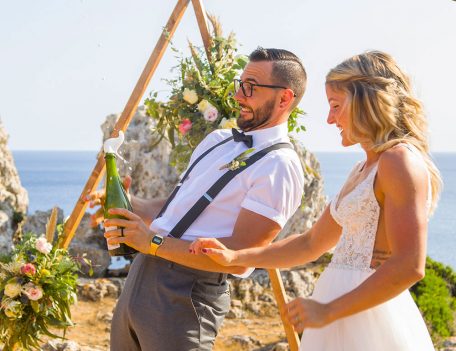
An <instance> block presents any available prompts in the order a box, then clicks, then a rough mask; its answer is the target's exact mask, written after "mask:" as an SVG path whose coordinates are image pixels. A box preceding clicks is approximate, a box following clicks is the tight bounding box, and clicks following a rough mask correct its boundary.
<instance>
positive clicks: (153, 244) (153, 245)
mask: <svg viewBox="0 0 456 351" xmlns="http://www.w3.org/2000/svg"><path fill="white" fill-rule="evenodd" d="M163 241H164V239H163V237H162V236H161V235H158V234H155V235H154V236H153V237H152V239H151V240H150V252H149V253H150V254H151V255H152V256H156V255H157V250H158V248H159V247H160V246H161V245H162V244H163Z"/></svg>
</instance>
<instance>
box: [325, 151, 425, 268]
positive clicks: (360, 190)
mask: <svg viewBox="0 0 456 351" xmlns="http://www.w3.org/2000/svg"><path fill="white" fill-rule="evenodd" d="M399 145H400V146H404V147H406V148H407V149H409V150H410V151H411V152H413V153H414V154H415V155H417V156H418V157H420V158H421V159H422V156H421V154H420V153H419V151H418V150H417V149H416V148H415V147H413V146H412V145H408V144H405V143H403V144H399ZM423 162H424V160H423ZM361 165H362V162H359V163H358V164H357V165H356V166H355V168H354V169H353V171H352V174H353V173H354V172H356V171H359V169H360V168H361ZM377 168H378V162H377V163H376V164H375V165H374V166H372V169H371V170H370V171H369V173H368V175H367V177H366V178H365V179H364V180H363V181H361V182H360V183H359V184H358V185H356V186H355V188H354V189H353V190H352V191H351V192H349V193H348V194H347V195H345V196H344V197H343V198H342V199H339V196H340V193H339V194H337V195H336V196H335V198H334V199H333V200H332V201H331V204H330V211H331V215H332V217H333V218H334V220H335V221H336V222H337V223H338V224H339V225H340V226H341V227H342V235H341V238H340V240H339V242H338V243H337V246H336V248H335V250H334V254H333V258H332V260H331V263H330V265H329V266H330V267H341V268H351V269H358V270H368V271H371V270H372V269H371V268H370V264H371V261H372V254H373V250H374V244H375V237H376V234H377V227H378V220H379V217H380V205H379V204H378V202H377V199H376V197H375V193H374V181H375V176H376V174H377ZM431 201H432V189H431V178H430V174H429V172H428V195H427V202H426V209H427V211H428V213H429V211H430V208H431Z"/></svg>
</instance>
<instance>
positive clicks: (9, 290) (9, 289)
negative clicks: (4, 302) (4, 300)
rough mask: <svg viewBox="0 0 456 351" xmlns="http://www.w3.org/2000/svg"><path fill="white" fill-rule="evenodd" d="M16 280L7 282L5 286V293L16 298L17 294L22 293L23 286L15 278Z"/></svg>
mask: <svg viewBox="0 0 456 351" xmlns="http://www.w3.org/2000/svg"><path fill="white" fill-rule="evenodd" d="M13 280H14V281H12V282H10V283H7V284H6V286H5V295H6V296H8V297H11V298H15V297H16V296H17V295H20V293H21V289H22V286H21V284H19V283H17V282H16V280H15V279H13Z"/></svg>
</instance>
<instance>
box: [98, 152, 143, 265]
mask: <svg viewBox="0 0 456 351" xmlns="http://www.w3.org/2000/svg"><path fill="white" fill-rule="evenodd" d="M105 161H106V191H105V196H106V198H105V203H104V217H105V218H121V219H126V218H125V217H123V216H119V215H111V214H109V213H108V210H109V209H110V208H125V209H127V210H129V211H132V208H131V204H130V201H129V200H128V197H127V193H126V192H125V189H124V187H123V185H122V182H121V181H120V177H119V173H118V171H117V164H116V155H115V154H114V153H106V154H105ZM116 229H120V228H118V227H105V231H107V232H109V231H111V230H116ZM108 250H109V254H110V255H111V256H127V255H132V254H134V253H136V252H138V251H136V250H135V249H133V248H132V247H130V246H128V245H125V244H123V243H121V244H116V245H113V246H112V245H108Z"/></svg>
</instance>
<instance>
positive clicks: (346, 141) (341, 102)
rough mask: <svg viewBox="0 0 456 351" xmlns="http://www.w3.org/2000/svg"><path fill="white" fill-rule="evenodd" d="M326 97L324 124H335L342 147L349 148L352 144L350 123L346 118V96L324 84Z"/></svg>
mask: <svg viewBox="0 0 456 351" xmlns="http://www.w3.org/2000/svg"><path fill="white" fill-rule="evenodd" d="M326 96H327V98H328V103H329V113H328V118H327V120H326V122H328V124H335V125H336V127H337V128H339V131H340V136H341V137H342V145H343V146H350V145H353V144H354V142H352V141H351V140H350V137H349V136H350V129H349V128H350V123H349V118H348V96H347V94H346V93H345V92H343V91H341V90H334V89H333V88H332V87H331V86H330V85H328V84H326Z"/></svg>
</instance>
